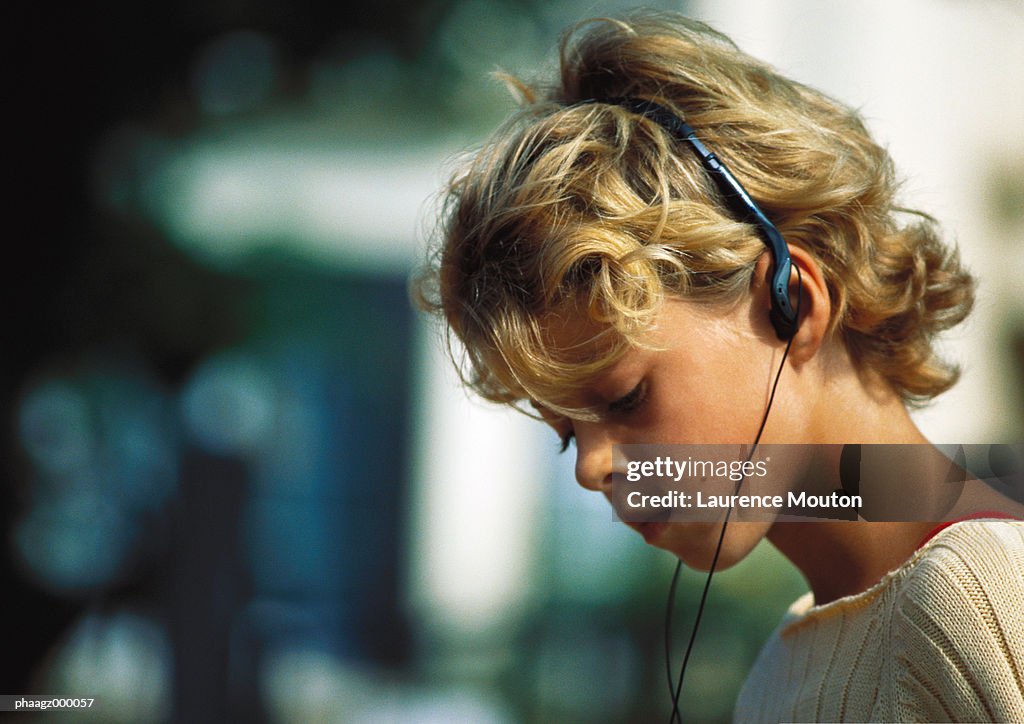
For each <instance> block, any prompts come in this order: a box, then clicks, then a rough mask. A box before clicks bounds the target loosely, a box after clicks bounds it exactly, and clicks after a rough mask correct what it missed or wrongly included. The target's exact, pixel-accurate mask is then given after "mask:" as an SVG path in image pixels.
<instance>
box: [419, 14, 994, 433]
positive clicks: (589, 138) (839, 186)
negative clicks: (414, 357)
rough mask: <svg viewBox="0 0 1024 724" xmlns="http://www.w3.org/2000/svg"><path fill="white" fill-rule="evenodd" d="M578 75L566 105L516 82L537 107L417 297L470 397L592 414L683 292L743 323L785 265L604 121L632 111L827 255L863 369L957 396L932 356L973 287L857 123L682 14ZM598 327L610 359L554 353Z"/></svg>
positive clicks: (571, 50) (703, 182)
mask: <svg viewBox="0 0 1024 724" xmlns="http://www.w3.org/2000/svg"><path fill="white" fill-rule="evenodd" d="M560 61H561V62H560V68H561V72H560V78H559V81H558V83H556V84H555V85H553V86H551V87H543V88H536V87H531V86H529V85H527V84H525V83H522V82H520V81H517V80H515V79H512V78H507V77H506V79H505V80H506V81H507V82H508V83H509V84H510V85H511V86H512V87H513V88H514V89H515V90H516V91H517V92H518V94H519V95H520V96H521V100H522V105H521V108H520V110H519V111H518V112H517V113H516V114H515V115H514V116H513V117H512V118H510V119H509V120H508V121H507V122H506V123H505V124H504V125H503V126H502V127H501V128H500V129H499V130H498V131H497V132H496V133H495V135H494V136H493V137H492V138H491V140H490V141H488V142H487V143H486V144H485V145H484V146H483V147H482V148H481V149H479V151H478V152H477V153H476V154H475V156H474V157H473V159H472V161H471V163H469V165H468V166H467V167H466V168H464V169H463V170H462V171H460V172H459V173H458V174H457V176H456V177H455V178H454V179H453V180H452V182H451V184H450V186H449V187H448V190H447V196H446V202H445V207H444V214H443V223H442V225H441V227H440V231H441V238H440V244H439V246H438V247H437V248H436V249H435V253H434V255H433V257H432V259H431V261H430V262H429V263H428V264H427V265H426V266H425V267H424V268H423V269H421V270H420V273H419V274H418V275H417V276H416V277H415V278H414V281H413V289H414V296H415V298H416V300H417V301H418V303H419V305H420V306H421V308H423V309H426V310H430V311H432V312H435V313H437V314H439V315H441V316H443V318H444V320H445V321H446V322H447V325H448V330H449V333H450V334H454V335H455V336H456V337H457V338H458V339H459V340H460V341H461V342H462V344H463V346H464V349H465V357H464V358H463V359H462V360H461V363H460V360H458V359H456V363H457V366H458V368H459V370H460V375H461V376H462V379H463V381H464V382H465V383H466V384H467V385H469V386H470V387H472V388H473V389H474V390H476V391H477V392H478V393H479V394H480V395H482V396H483V397H484V398H486V399H489V400H493V401H496V402H503V403H515V402H517V401H520V400H533V401H541V402H542V403H543V404H544V405H545V406H546V407H548V408H550V409H552V410H554V411H556V412H559V413H561V414H565V415H570V416H572V415H576V416H585V415H586V414H587V413H586V411H585V410H579V409H574V408H569V407H566V406H565V405H564V401H565V400H566V399H568V397H567V395H568V394H571V393H572V392H573V391H574V390H578V389H579V388H580V387H581V386H583V385H585V384H587V382H588V380H590V379H592V377H593V375H595V374H597V373H599V372H600V371H601V370H603V369H606V368H607V367H608V366H609V365H611V364H613V363H614V362H615V361H616V360H617V359H618V358H619V357H620V356H621V354H622V353H623V352H625V351H626V350H627V349H629V348H630V347H632V346H634V345H641V346H642V345H643V344H644V342H643V333H644V332H645V331H646V330H648V329H649V328H650V326H651V324H652V322H653V319H654V316H655V314H656V313H657V311H658V308H659V305H660V303H661V301H662V300H663V299H664V297H665V295H666V294H677V295H681V296H684V297H686V298H687V299H690V300H694V301H698V302H702V303H703V302H706V303H709V304H734V303H736V302H738V301H739V300H740V299H742V298H743V297H744V295H746V294H748V293H749V290H750V285H751V280H752V274H753V270H754V266H755V263H756V261H757V259H758V258H759V257H760V256H761V254H762V253H764V251H765V247H764V243H763V241H762V240H761V238H760V237H759V236H758V234H757V231H756V229H755V228H754V227H753V226H751V225H749V224H746V223H744V222H743V221H741V220H739V219H737V218H736V217H735V215H734V214H732V213H730V211H729V210H728V209H727V207H726V206H725V204H724V202H723V199H722V197H721V193H720V192H719V191H718V190H717V189H716V187H715V186H714V184H713V183H712V181H711V180H710V179H709V177H708V175H707V174H706V172H704V171H703V170H702V168H701V167H700V165H699V163H698V161H697V160H696V158H695V157H694V156H693V154H692V152H691V151H690V150H689V149H688V148H686V147H685V146H684V144H680V143H678V142H676V141H674V140H673V138H672V137H671V136H670V135H669V134H668V133H667V132H666V131H665V130H664V129H663V128H662V127H661V126H659V125H657V124H656V123H654V122H653V121H651V120H650V119H648V118H645V117H643V116H642V115H638V114H636V113H632V112H630V111H628V110H626V109H624V108H622V107H621V106H619V105H616V104H614V103H608V102H601V101H608V100H610V99H621V98H634V99H648V100H653V101H656V102H658V103H659V104H661V105H664V106H666V107H668V108H670V109H671V110H673V111H674V112H676V113H678V114H679V115H680V116H681V117H682V118H684V119H685V120H686V121H687V122H688V123H689V124H690V125H691V126H692V127H693V128H694V129H696V131H697V133H698V134H699V136H700V138H701V140H702V141H703V142H704V143H705V144H706V145H707V146H708V147H709V148H710V149H712V150H713V151H714V152H715V154H716V155H718V156H719V158H721V159H722V161H723V162H725V164H726V165H727V166H728V167H729V168H730V169H731V170H732V172H733V174H734V175H735V176H736V177H737V178H739V179H740V180H741V182H742V183H743V185H744V186H745V187H746V189H747V190H748V191H749V192H750V194H751V196H752V197H753V198H754V199H756V201H757V203H758V204H759V205H760V206H761V208H762V209H763V210H764V211H765V213H766V214H767V215H768V216H769V218H771V219H772V221H773V222H774V223H775V225H776V226H777V227H778V229H779V231H780V232H781V233H782V235H783V237H784V238H785V240H786V242H787V243H788V244H790V245H796V246H799V247H801V248H803V249H805V250H806V251H807V252H809V253H810V254H811V255H813V257H814V259H815V260H816V261H817V263H818V264H819V265H820V267H821V270H822V272H823V274H824V277H825V280H826V283H827V286H828V291H829V294H830V297H831V303H832V317H831V320H830V327H829V332H830V333H831V334H837V335H839V336H840V338H841V339H842V341H843V343H844V344H845V346H846V349H847V350H848V351H849V354H850V356H851V358H852V359H853V360H854V362H855V364H856V365H857V366H858V368H859V369H861V370H866V369H870V370H873V371H874V372H875V373H877V374H878V375H880V376H881V378H883V379H884V380H885V381H886V382H887V383H888V384H889V385H890V386H891V387H892V389H893V390H895V391H896V392H897V393H898V394H899V395H900V396H901V397H902V398H903V399H904V401H905V402H907V403H908V404H917V403H921V402H924V401H926V400H928V399H930V398H932V397H934V396H935V395H938V394H939V393H941V392H943V391H945V390H946V389H948V388H949V387H950V386H952V385H953V383H954V382H955V381H956V379H957V376H958V369H957V368H956V367H955V366H953V365H950V364H948V363H946V362H944V361H943V360H942V359H940V358H939V357H938V356H937V355H936V352H935V350H934V347H933V343H934V339H935V336H936V334H937V333H939V332H940V331H942V330H945V329H947V328H949V327H952V326H953V325H955V324H957V323H959V322H960V321H962V320H963V319H964V318H965V317H966V316H967V314H968V313H969V311H970V308H971V306H972V303H973V298H974V282H973V279H972V277H971V276H970V275H969V274H968V273H967V272H966V271H965V270H964V268H963V267H962V266H961V264H960V260H959V256H958V254H957V252H956V250H955V249H954V248H951V247H948V246H946V245H944V244H943V243H942V241H941V240H940V238H939V236H938V233H937V228H936V224H935V222H934V220H933V219H932V218H931V217H929V216H927V215H926V214H923V213H920V212H917V211H912V210H909V209H905V208H901V207H900V206H898V205H897V204H896V201H895V194H896V190H897V185H898V184H897V182H896V179H895V175H894V171H893V165H892V161H891V159H890V157H889V155H888V153H887V152H886V151H885V149H883V148H882V147H881V146H879V145H878V144H877V143H876V142H875V141H874V140H873V139H872V138H871V136H870V135H869V133H868V132H867V130H866V128H865V126H864V123H863V121H862V120H861V118H860V117H859V116H858V114H857V113H856V112H855V111H853V110H851V109H850V108H848V107H846V106H844V105H843V104H841V103H839V102H837V101H835V100H833V99H831V98H829V97H827V96H826V95H824V94H822V93H820V92H819V91H816V90H814V89H812V88H809V87H807V86H805V85H802V84H800V83H797V82H794V81H792V80H789V79H788V78H784V77H783V76H781V75H780V74H779V73H777V72H776V71H775V70H774V69H772V68H771V67H769V66H768V65H766V64H765V63H762V62H760V61H758V60H756V59H754V58H751V57H750V56H748V55H746V54H744V53H743V52H741V51H740V50H739V49H738V48H737V47H736V46H735V45H734V44H733V43H732V42H731V41H730V40H729V39H728V38H727V37H726V36H724V35H722V34H721V33H718V32H716V31H715V30H713V29H711V28H709V27H708V26H706V25H703V24H701V23H698V22H695V21H693V20H689V19H686V18H684V17H682V16H678V15H669V14H651V13H642V14H634V15H630V16H627V17H625V18H623V19H609V18H599V19H595V20H590V21H586V22H583V23H581V24H579V25H577V26H575V27H573V28H571V29H570V30H569V32H568V33H567V34H566V35H565V36H564V37H563V40H562V43H561V52H560ZM595 101H596V102H595ZM581 313H582V314H583V315H585V317H584V318H585V319H586V318H589V320H590V321H591V322H593V323H594V324H596V325H598V326H599V327H600V328H601V329H603V330H604V332H603V333H602V334H601V335H599V337H600V338H601V339H600V340H599V341H600V342H601V346H600V349H601V354H598V355H596V356H595V355H593V354H592V350H593V349H594V347H593V345H589V346H588V347H587V348H588V349H589V350H591V353H589V354H583V353H581V352H580V351H579V350H566V349H559V348H558V347H557V346H556V345H554V344H553V343H552V342H551V340H550V339H549V338H548V336H547V335H546V334H545V328H546V325H545V320H546V319H550V316H551V315H555V316H561V317H562V318H569V319H571V318H572V317H571V316H570V315H573V314H581ZM449 342H451V337H449ZM449 349H451V344H449Z"/></svg>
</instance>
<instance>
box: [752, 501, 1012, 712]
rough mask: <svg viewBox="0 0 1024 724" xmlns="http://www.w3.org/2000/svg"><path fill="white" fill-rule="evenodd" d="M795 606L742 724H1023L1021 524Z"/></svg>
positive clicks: (756, 681)
mask: <svg viewBox="0 0 1024 724" xmlns="http://www.w3.org/2000/svg"><path fill="white" fill-rule="evenodd" d="M812 604H813V600H812V596H811V594H809V593H808V594H807V595H805V596H804V597H802V598H801V599H800V600H798V601H797V602H796V603H794V604H793V605H792V606H791V607H790V610H789V613H788V614H787V615H786V617H785V618H784V619H783V621H782V623H781V624H780V625H779V627H778V628H777V629H776V630H775V632H774V633H773V634H772V636H771V638H770V639H769V640H768V643H767V644H766V645H765V647H764V649H762V651H761V653H760V655H759V656H758V658H757V662H756V663H755V664H754V668H753V670H752V671H751V673H750V676H749V677H748V678H747V681H746V684H744V686H743V690H742V691H741V692H740V696H739V700H738V701H737V704H736V711H735V714H734V718H735V721H737V722H744V723H746V722H779V721H851V720H853V721H915V722H932V721H1008V722H1024V523H1018V522H1007V521H1001V522H996V521H985V522H963V523H958V524H956V525H953V526H950V527H949V528H946V529H945V530H943V531H942V532H940V533H939V534H938V535H936V536H935V537H934V538H932V539H931V540H930V541H929V542H928V543H927V544H926V545H925V546H923V547H922V548H921V549H920V550H918V551H917V552H916V553H915V554H914V556H913V557H911V558H910V560H908V561H907V562H906V563H904V564H903V565H902V566H900V567H899V568H898V569H896V570H895V571H892V572H891V573H889V574H888V575H887V576H886V577H885V578H883V579H882V580H881V581H879V583H878V584H876V585H875V586H872V587H871V588H870V589H868V590H867V591H864V592H863V593H860V594H857V595H855V596H848V597H846V598H841V599H839V600H836V601H832V602H831V603H828V604H825V605H823V606H817V607H814V606H813V605H812Z"/></svg>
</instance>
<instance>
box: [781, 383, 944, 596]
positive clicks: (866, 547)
mask: <svg viewBox="0 0 1024 724" xmlns="http://www.w3.org/2000/svg"><path fill="white" fill-rule="evenodd" d="M838 367H839V369H836V367H833V368H832V369H831V370H830V374H829V375H828V376H827V377H826V378H824V379H820V380H819V382H820V383H822V384H824V385H825V386H826V387H827V388H828V394H822V395H820V397H817V398H816V399H817V400H818V401H819V404H817V405H816V404H813V403H812V404H811V405H810V406H809V407H805V408H804V410H803V414H804V415H805V416H806V417H805V419H807V420H809V422H810V428H811V430H807V428H805V431H806V432H810V433H811V434H809V435H807V436H806V437H805V438H804V439H813V440H814V441H815V442H818V443H826V444H839V443H842V444H845V443H859V444H864V445H871V444H882V443H885V444H906V445H922V446H924V447H922V448H921V449H922V450H927V451H928V452H929V453H931V452H932V451H933V449H932V448H931V447H930V446H928V444H927V443H928V441H927V439H926V438H925V437H924V435H922V434H921V432H920V430H918V429H917V426H916V425H915V424H914V422H913V420H912V419H911V418H910V415H909V413H908V412H907V410H906V407H905V406H904V404H903V402H902V400H901V399H900V398H899V396H898V395H896V394H895V393H893V392H892V391H891V390H889V388H888V387H887V386H885V385H882V384H879V383H877V382H876V383H875V384H871V383H870V382H865V380H864V379H863V378H861V377H859V376H858V375H857V374H856V373H855V371H854V370H853V367H852V365H848V364H847V365H839V366H838ZM805 399H815V396H813V395H812V396H809V397H807V398H805ZM837 449H841V446H839V445H837ZM934 453H935V455H938V456H940V457H939V458H937V457H935V455H932V454H924V455H921V456H913V457H914V458H918V457H920V459H919V460H916V461H915V468H916V469H913V470H911V469H908V468H907V466H906V465H900V466H894V467H899V468H900V469H899V471H898V473H894V474H893V475H892V477H891V478H889V479H887V480H871V481H870V483H871V484H881V485H886V484H892V485H893V487H892V488H891V490H892V492H893V493H895V495H896V496H898V497H903V496H905V495H913V494H914V493H913V492H912V491H913V490H914V489H915V488H914V486H915V485H918V486H919V485H920V484H921V482H922V481H927V480H933V479H935V475H936V468H935V466H936V465H937V464H938V462H937V461H938V460H939V459H940V458H941V453H938V451H934ZM836 455H837V459H836V460H834V461H829V462H828V464H829V465H830V466H831V465H834V466H835V467H834V469H835V470H838V453H836ZM941 459H942V460H944V458H941ZM901 462H902V461H901ZM948 464H949V463H948V460H947V461H946V466H947V469H948ZM887 477H888V476H887ZM940 479H941V478H940ZM864 482H865V481H864V480H863V479H862V484H863V483H864ZM903 486H906V488H905V489H901V488H903ZM916 490H918V491H919V490H920V488H916ZM910 499H913V498H910ZM872 517H874V516H872ZM879 519H881V520H885V519H886V518H885V517H884V516H881V517H875V520H879ZM890 520H891V518H890ZM934 525H935V524H934V523H932V522H929V521H927V520H926V521H925V522H866V521H858V522H846V521H842V522H841V521H834V522H801V523H776V524H774V525H773V526H772V528H771V530H770V531H769V533H768V539H769V540H770V541H771V542H772V544H773V545H775V547H776V548H778V549H779V551H781V552H782V553H783V555H785V556H786V557H787V558H789V559H790V560H791V561H792V562H793V564H794V565H796V566H797V568H799V569H800V571H801V572H802V573H803V574H804V577H805V578H806V579H807V582H808V583H809V584H810V586H811V590H812V591H813V592H814V598H815V603H816V604H819V605H820V604H823V603H828V602H829V601H833V600H835V599H837V598H841V597H843V596H849V595H853V594H857V593H860V592H862V591H864V590H866V589H868V588H870V587H871V586H872V585H874V584H875V583H877V582H878V581H879V580H881V579H882V578H883V577H884V576H885V574H886V573H888V572H889V571H892V570H894V569H895V568H898V567H899V566H900V565H901V564H903V563H904V562H905V561H906V560H907V559H908V558H909V557H910V556H911V555H913V553H914V551H915V550H916V548H917V546H918V544H919V543H920V541H921V539H922V538H923V537H924V536H925V535H927V533H928V532H929V531H930V530H931V529H932V528H933V527H934Z"/></svg>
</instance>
